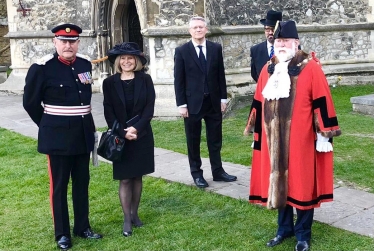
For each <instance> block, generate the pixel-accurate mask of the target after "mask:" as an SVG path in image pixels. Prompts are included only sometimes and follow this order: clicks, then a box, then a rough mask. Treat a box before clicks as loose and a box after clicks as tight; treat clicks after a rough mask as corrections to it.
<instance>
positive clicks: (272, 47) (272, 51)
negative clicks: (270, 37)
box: [269, 45, 274, 58]
mask: <svg viewBox="0 0 374 251" xmlns="http://www.w3.org/2000/svg"><path fill="white" fill-rule="evenodd" d="M273 55H274V46H273V45H272V46H271V47H270V55H269V58H272V57H273Z"/></svg>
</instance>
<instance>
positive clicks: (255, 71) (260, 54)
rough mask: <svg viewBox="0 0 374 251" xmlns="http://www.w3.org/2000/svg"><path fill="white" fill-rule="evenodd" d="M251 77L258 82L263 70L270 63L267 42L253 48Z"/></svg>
mask: <svg viewBox="0 0 374 251" xmlns="http://www.w3.org/2000/svg"><path fill="white" fill-rule="evenodd" d="M250 53H251V76H252V78H253V79H254V80H255V81H256V83H257V81H258V77H259V76H260V73H261V70H262V68H263V67H264V65H265V64H266V62H268V61H269V52H268V47H267V41H266V40H265V41H264V42H262V43H259V44H256V45H254V46H252V47H251V50H250Z"/></svg>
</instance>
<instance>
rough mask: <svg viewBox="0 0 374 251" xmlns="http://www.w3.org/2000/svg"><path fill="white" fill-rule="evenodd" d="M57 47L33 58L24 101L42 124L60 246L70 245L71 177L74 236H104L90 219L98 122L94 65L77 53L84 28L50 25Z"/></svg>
mask: <svg viewBox="0 0 374 251" xmlns="http://www.w3.org/2000/svg"><path fill="white" fill-rule="evenodd" d="M52 32H53V33H54V34H55V37H54V38H53V43H54V45H55V48H56V53H55V54H53V55H47V56H45V57H44V58H42V59H41V60H39V61H38V62H37V63H35V64H33V65H32V66H31V67H30V69H29V71H28V73H27V76H26V85H25V88H24V96H23V107H24V108H25V110H26V111H27V113H28V114H29V116H30V117H31V119H32V120H33V121H34V122H35V123H36V124H37V125H38V127H39V133H38V151H39V152H40V153H44V154H47V157H48V169H49V176H50V201H51V208H52V215H53V221H54V229H55V240H56V241H57V247H59V248H60V249H68V248H70V247H71V246H72V243H71V234H70V224H69V213H68V203H67V188H68V183H69V179H70V176H71V179H72V198H73V208H74V229H73V233H74V235H76V236H79V237H82V238H86V239H100V238H102V235H100V234H97V233H94V232H93V231H92V230H91V227H90V223H89V220H88V213H89V209H88V208H89V206H88V185H89V180H90V175H89V160H90V152H91V151H92V150H93V148H94V140H95V139H94V133H95V125H94V121H93V118H92V114H91V96H92V88H91V84H92V83H93V80H92V78H91V71H92V65H91V62H90V61H89V58H86V57H85V56H83V55H80V54H79V53H77V51H78V45H79V34H80V33H81V32H82V29H81V28H80V27H78V26H76V25H73V24H62V25H59V26H57V27H55V28H53V29H52Z"/></svg>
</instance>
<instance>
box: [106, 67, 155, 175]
mask: <svg viewBox="0 0 374 251" xmlns="http://www.w3.org/2000/svg"><path fill="white" fill-rule="evenodd" d="M120 76H121V75H120V74H119V73H116V74H114V75H113V76H110V77H108V78H106V79H105V80H104V82H103V93H104V102H103V103H104V116H105V119H106V121H107V124H108V127H110V128H111V127H112V126H113V123H114V120H116V119H117V120H118V121H119V123H120V129H119V131H118V133H119V134H120V135H121V136H122V137H125V135H126V132H125V131H124V130H123V129H124V128H126V127H128V126H127V124H126V121H128V120H130V119H131V118H132V117H134V116H136V115H139V117H140V119H139V121H138V122H136V123H135V124H134V125H132V126H133V127H135V128H136V130H137V131H138V138H137V140H126V143H125V149H124V151H123V154H122V159H121V161H116V162H113V179H115V180H123V179H129V178H133V177H140V176H142V175H145V174H149V173H152V172H154V166H155V163H154V140H153V133H152V127H151V119H152V117H153V112H154V105H155V96H156V95H155V89H154V86H153V81H152V79H151V77H150V76H149V75H148V74H145V73H143V72H135V77H134V80H133V81H134V106H133V109H132V115H131V116H130V115H128V114H127V112H126V99H125V93H124V90H123V87H122V81H121V78H120ZM130 110H131V109H130Z"/></svg>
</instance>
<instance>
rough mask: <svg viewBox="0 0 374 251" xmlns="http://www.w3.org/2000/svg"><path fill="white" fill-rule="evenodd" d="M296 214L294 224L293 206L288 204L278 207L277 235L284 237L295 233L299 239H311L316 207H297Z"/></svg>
mask: <svg viewBox="0 0 374 251" xmlns="http://www.w3.org/2000/svg"><path fill="white" fill-rule="evenodd" d="M296 215H297V218H296V222H295V224H294V220H293V217H294V214H293V207H291V206H290V205H287V206H286V207H285V208H282V209H278V231H277V235H281V236H284V237H288V236H293V235H295V236H296V239H297V240H298V241H310V238H311V237H312V224H313V215H314V209H313V208H312V209H308V210H301V209H297V208H296Z"/></svg>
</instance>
